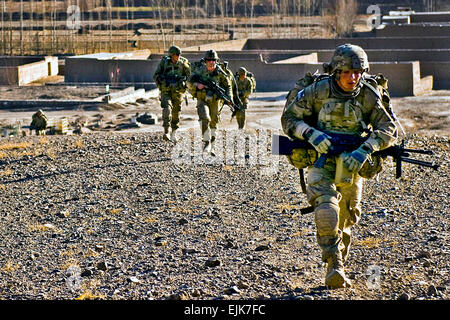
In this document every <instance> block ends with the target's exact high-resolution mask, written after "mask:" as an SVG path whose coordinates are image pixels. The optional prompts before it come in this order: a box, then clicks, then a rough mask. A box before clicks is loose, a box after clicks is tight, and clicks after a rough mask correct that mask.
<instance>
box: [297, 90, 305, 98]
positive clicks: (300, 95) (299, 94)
mask: <svg viewBox="0 0 450 320" xmlns="http://www.w3.org/2000/svg"><path fill="white" fill-rule="evenodd" d="M304 95H305V89H302V90H300V91H299V92H298V93H297V100H300V99H301V98H303V96H304Z"/></svg>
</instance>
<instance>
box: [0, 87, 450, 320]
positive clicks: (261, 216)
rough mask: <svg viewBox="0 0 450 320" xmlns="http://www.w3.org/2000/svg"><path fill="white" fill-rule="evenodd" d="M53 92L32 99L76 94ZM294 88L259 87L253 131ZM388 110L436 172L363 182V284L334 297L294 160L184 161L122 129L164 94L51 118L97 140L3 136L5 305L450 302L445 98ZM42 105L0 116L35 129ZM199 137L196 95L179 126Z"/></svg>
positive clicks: (356, 275) (169, 147) (390, 171)
mask: <svg viewBox="0 0 450 320" xmlns="http://www.w3.org/2000/svg"><path fill="white" fill-rule="evenodd" d="M56 88H58V87H55V88H53V89H52V91H51V94H50V93H48V92H45V91H43V90H45V89H44V88H42V87H33V88H32V89H29V88H27V89H26V90H27V91H29V92H28V93H27V94H30V95H32V96H36V97H39V96H40V95H44V94H45V95H46V96H47V97H48V96H50V95H52V96H55V97H56V96H58V97H64V95H65V94H66V95H72V94H73V91H72V92H69V91H67V92H66V93H64V88H59V89H56ZM22 89H23V88H21V89H15V91H14V90H13V91H8V93H9V94H12V96H15V97H18V98H21V97H22V95H21V92H20V91H21V90H22ZM0 92H5V91H0ZM285 94H286V93H285V92H272V93H262V92H257V93H255V94H254V96H253V98H252V99H251V104H250V107H249V109H248V124H247V130H246V134H256V133H258V134H261V132H265V131H268V130H273V131H276V130H278V129H279V127H280V115H281V111H282V108H283V105H284V96H285ZM94 95H95V94H94ZM393 104H394V108H395V110H396V112H397V114H398V117H399V119H400V121H401V123H402V124H403V126H404V128H405V130H406V132H407V134H408V141H407V142H408V144H407V145H408V147H411V148H415V149H417V148H424V149H430V150H432V151H433V152H434V153H435V154H434V156H433V157H432V159H433V160H434V161H436V162H439V163H440V164H441V167H440V168H439V170H438V171H434V170H431V169H428V168H423V167H419V166H414V165H411V164H404V166H403V176H402V178H401V179H395V177H394V172H395V171H394V170H395V169H394V167H393V163H392V161H387V163H386V166H385V170H384V172H383V173H381V174H380V176H379V179H372V180H369V181H367V183H366V185H365V192H364V200H363V202H362V209H363V217H362V219H361V222H360V223H359V224H358V225H357V226H355V227H354V229H353V230H354V231H353V232H354V233H353V235H354V246H353V249H352V250H351V253H350V257H349V261H348V263H347V264H346V272H347V275H348V276H349V278H350V279H351V281H352V287H351V288H345V289H339V290H328V289H327V288H326V287H325V286H324V283H323V278H324V273H325V268H324V267H323V264H322V263H321V261H320V250H319V248H318V246H317V243H316V240H315V225H314V215H312V214H309V215H302V214H301V213H300V208H302V207H304V206H305V205H306V199H305V195H304V194H303V193H302V192H301V190H300V187H299V182H298V172H297V170H295V168H294V167H292V166H291V165H289V164H288V163H287V161H286V160H285V159H284V158H283V159H281V160H280V161H279V162H276V163H277V166H276V167H271V164H270V162H269V163H266V162H264V161H261V159H259V158H258V159H259V160H258V161H259V162H255V163H254V164H252V163H251V161H252V156H254V154H251V153H250V152H249V154H248V155H246V156H245V157H244V158H242V159H245V160H244V162H243V163H238V162H237V161H238V160H237V158H236V162H231V163H225V162H217V163H214V162H206V160H205V159H202V158H196V156H195V154H194V156H193V157H188V158H184V160H183V159H181V160H182V161H181V162H177V161H175V160H176V157H175V156H174V155H176V153H175V152H174V150H176V147H175V146H174V145H173V144H171V143H169V142H164V141H162V139H161V133H162V128H161V125H160V123H159V124H157V125H142V126H141V127H127V126H123V124H124V123H128V124H129V123H130V119H131V118H132V117H133V116H135V115H136V113H137V112H139V113H144V112H149V113H155V114H157V115H158V117H159V116H160V107H159V105H158V101H157V99H156V98H153V99H149V100H145V101H139V102H138V103H133V104H127V105H109V106H107V107H106V108H100V109H95V110H85V109H81V108H80V109H76V110H59V111H51V110H46V113H47V114H48V116H49V117H62V116H65V117H68V118H69V119H70V123H72V124H75V123H78V125H81V124H82V126H83V128H84V129H85V130H86V131H85V132H86V133H90V134H82V135H77V134H74V135H67V136H56V135H55V136H46V137H37V136H25V137H11V138H1V139H0V147H1V149H0V190H1V192H2V198H1V206H0V243H1V247H0V253H1V254H0V299H6V300H32V299H33V300H34V299H36V300H53V299H80V300H82V299H104V300H141V299H145V300H174V299H176V300H180V299H181V300H186V299H189V300H242V299H257V300H269V299H270V300H290V301H292V302H293V303H292V305H291V304H289V306H290V307H293V308H295V309H293V311H294V310H295V311H298V310H299V308H302V304H298V305H297V302H298V301H297V300H448V298H449V289H448V287H449V285H450V282H449V280H448V279H449V272H450V269H449V265H448V257H449V251H448V245H447V244H448V235H449V233H448V231H449V229H448V214H449V202H448V201H449V199H450V197H449V196H450V194H449V185H448V181H449V170H448V167H449V160H448V148H449V133H450V126H449V119H450V114H449V110H450V108H449V107H450V91H434V92H432V93H431V94H428V95H426V96H421V97H405V98H399V99H394V100H393ZM34 111H35V110H23V109H19V110H15V111H12V110H1V111H0V118H1V119H2V121H3V122H4V123H6V122H10V123H11V122H15V121H17V120H19V121H24V123H28V122H29V121H30V120H31V114H32V112H34ZM229 119H230V111H229V110H228V109H227V108H225V109H224V110H223V114H222V118H221V123H220V125H219V127H220V128H221V129H230V128H236V127H237V125H236V122H235V120H234V121H233V122H231V123H230V120H229ZM192 129H194V130H192ZM195 130H197V131H198V122H197V116H196V112H195V104H194V101H193V100H192V99H190V100H189V104H188V106H184V107H183V111H182V122H181V131H183V134H186V135H191V134H192V133H193V132H194V133H195ZM25 131H26V130H25ZM227 135H228V133H227ZM218 140H219V139H218ZM249 141H250V136H249ZM194 143H195V141H194ZM194 148H195V145H194ZM233 148H234V147H233ZM236 150H238V146H237V143H236ZM266 151H267V150H266ZM236 152H237V151H236ZM236 157H237V156H236ZM257 157H259V155H258V156H257ZM424 157H427V159H424V160H430V156H424ZM218 159H219V160H220V157H219V158H218ZM223 159H224V158H222V160H223ZM183 161H186V162H183ZM171 310H172V309H171ZM172 311H173V310H172ZM180 312H183V310H181V311H180ZM177 315H179V317H178V318H181V317H182V316H181V313H180V314H177Z"/></svg>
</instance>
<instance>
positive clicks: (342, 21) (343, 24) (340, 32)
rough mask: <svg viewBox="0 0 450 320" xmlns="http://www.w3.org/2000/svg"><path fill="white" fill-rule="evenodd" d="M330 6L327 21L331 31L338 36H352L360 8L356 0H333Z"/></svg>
mask: <svg viewBox="0 0 450 320" xmlns="http://www.w3.org/2000/svg"><path fill="white" fill-rule="evenodd" d="M329 8H330V11H329V15H328V18H327V21H326V25H327V27H328V29H329V31H331V32H332V33H334V34H336V35H337V36H338V37H348V36H351V34H352V32H353V24H354V22H355V20H356V13H357V9H358V7H357V2H356V0H332V1H330V4H329Z"/></svg>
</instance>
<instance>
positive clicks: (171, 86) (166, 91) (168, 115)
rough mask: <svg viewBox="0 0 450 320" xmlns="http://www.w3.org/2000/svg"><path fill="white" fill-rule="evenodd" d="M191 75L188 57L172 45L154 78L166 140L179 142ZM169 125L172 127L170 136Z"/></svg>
mask: <svg viewBox="0 0 450 320" xmlns="http://www.w3.org/2000/svg"><path fill="white" fill-rule="evenodd" d="M190 75H191V68H190V65H189V61H188V59H186V58H184V57H182V56H181V49H180V48H179V47H177V46H171V47H170V48H169V52H168V55H167V56H164V57H163V58H162V59H161V62H160V63H159V65H158V67H157V69H156V71H155V74H154V75H153V80H154V81H155V83H156V85H157V86H158V89H159V92H160V101H161V108H162V119H163V128H164V134H163V139H164V140H166V141H172V142H174V143H176V142H177V136H176V133H175V132H176V130H177V129H178V128H179V122H180V111H181V104H182V102H183V95H184V93H185V92H186V81H187V79H188V78H189V76H190ZM169 127H170V128H171V129H172V131H171V133H170V136H169Z"/></svg>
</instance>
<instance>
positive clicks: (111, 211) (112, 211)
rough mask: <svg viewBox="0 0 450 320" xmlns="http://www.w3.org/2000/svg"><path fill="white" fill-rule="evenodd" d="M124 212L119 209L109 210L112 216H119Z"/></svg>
mask: <svg viewBox="0 0 450 320" xmlns="http://www.w3.org/2000/svg"><path fill="white" fill-rule="evenodd" d="M121 212H122V208H117V209H111V210H109V213H110V214H119V213H121Z"/></svg>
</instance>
